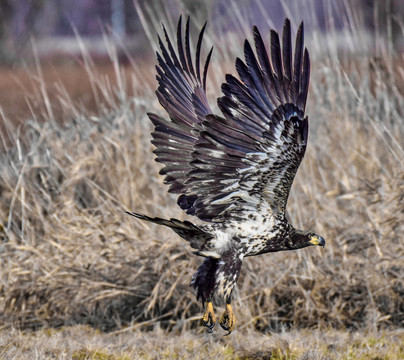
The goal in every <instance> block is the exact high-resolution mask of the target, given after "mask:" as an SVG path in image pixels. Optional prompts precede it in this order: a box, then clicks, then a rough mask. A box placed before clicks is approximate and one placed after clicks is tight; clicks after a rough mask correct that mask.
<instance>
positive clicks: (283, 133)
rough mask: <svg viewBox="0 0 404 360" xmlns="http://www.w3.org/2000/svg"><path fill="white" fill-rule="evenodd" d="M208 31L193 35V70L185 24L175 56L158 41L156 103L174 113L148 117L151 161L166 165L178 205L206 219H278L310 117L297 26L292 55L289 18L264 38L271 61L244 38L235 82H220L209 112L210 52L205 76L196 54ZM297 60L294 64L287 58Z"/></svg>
mask: <svg viewBox="0 0 404 360" xmlns="http://www.w3.org/2000/svg"><path fill="white" fill-rule="evenodd" d="M205 28H206V24H205V25H204V26H203V27H202V29H201V32H200V34H199V37H198V41H197V46H196V55H195V66H194V63H193V61H192V56H191V45H190V34H189V33H190V29H189V19H188V20H187V23H186V28H185V44H184V43H183V39H182V36H183V35H182V25H181V18H180V20H179V22H178V27H177V51H175V49H174V47H173V45H172V43H171V41H170V38H169V36H168V34H167V31H166V30H165V29H164V28H163V31H164V35H165V40H166V42H167V47H165V46H164V44H163V43H162V41H161V40H160V39H159V44H160V49H161V55H160V54H159V53H158V54H157V59H158V63H159V65H158V66H157V80H158V82H159V88H158V90H157V92H156V93H157V96H158V99H159V101H160V103H161V104H162V106H163V107H164V108H165V110H166V111H167V113H168V114H169V116H170V121H167V120H165V119H163V118H161V117H159V116H157V115H154V114H149V117H150V119H151V121H152V122H153V124H154V126H155V130H154V132H153V134H152V135H153V140H152V142H153V144H154V145H155V146H156V149H155V150H154V153H155V154H156V156H157V158H156V160H157V161H158V162H162V163H164V164H165V167H164V168H163V169H162V170H161V171H160V173H161V174H162V175H165V182H166V183H167V184H169V185H170V188H169V191H170V192H173V193H178V194H180V196H179V198H178V205H179V206H180V207H181V208H182V209H184V210H185V211H186V212H187V213H188V214H191V215H196V216H197V217H199V218H200V219H202V220H205V221H213V222H225V221H229V219H233V220H235V219H245V217H246V214H248V213H249V212H259V213H262V214H263V215H264V216H273V215H278V214H280V215H282V216H283V215H284V212H285V208H286V203H287V199H288V195H289V191H290V188H291V186H292V182H293V179H294V177H295V174H296V171H297V169H298V167H299V165H300V162H301V160H302V158H303V156H304V153H305V149H306V144H307V135H308V120H307V117H304V110H305V106H306V100H307V92H308V86H309V77H310V59H309V54H308V51H307V49H305V48H304V45H303V40H304V39H303V38H304V32H303V24H301V25H300V26H299V29H298V31H297V35H296V40H295V51H294V54H293V51H292V36H291V28H290V21H289V20H288V19H286V20H285V23H284V26H283V34H282V38H281V40H280V37H279V35H278V33H277V32H275V31H274V30H272V31H271V32H270V46H269V48H270V56H268V53H267V50H266V47H265V44H264V41H263V38H262V36H261V34H260V32H259V31H258V29H257V27H255V26H254V27H253V39H254V45H255V51H254V50H253V48H252V46H251V45H250V43H249V41H248V40H246V41H245V43H244V58H245V61H243V60H241V59H239V58H237V60H236V71H237V74H238V77H239V78H236V77H234V76H232V75H229V74H228V75H226V82H225V83H224V84H223V85H222V92H223V96H222V97H220V98H219V99H218V106H219V108H220V110H221V111H222V113H223V117H221V116H217V115H213V114H212V112H211V110H210V107H209V105H208V103H207V97H206V76H207V69H208V66H209V62H210V59H211V54H212V49H211V50H210V51H209V53H208V55H207V57H206V61H205V65H204V68H203V74H202V77H201V66H200V57H201V49H202V40H203V34H204V32H205ZM292 59H293V61H292Z"/></svg>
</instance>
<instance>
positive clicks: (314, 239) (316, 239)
mask: <svg viewBox="0 0 404 360" xmlns="http://www.w3.org/2000/svg"><path fill="white" fill-rule="evenodd" d="M309 243H310V244H313V245H318V246H322V247H324V246H325V240H324V238H323V237H322V236H318V235H311V236H310V240H309Z"/></svg>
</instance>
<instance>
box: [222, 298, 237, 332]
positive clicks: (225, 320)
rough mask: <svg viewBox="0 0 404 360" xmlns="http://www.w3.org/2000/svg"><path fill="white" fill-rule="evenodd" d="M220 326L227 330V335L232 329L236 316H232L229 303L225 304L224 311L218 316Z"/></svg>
mask: <svg viewBox="0 0 404 360" xmlns="http://www.w3.org/2000/svg"><path fill="white" fill-rule="evenodd" d="M219 322H220V326H221V327H222V328H223V329H224V330H226V331H228V333H227V334H226V336H227V335H230V334H231V333H232V332H233V330H234V325H235V324H236V317H235V316H234V313H233V309H232V308H231V304H226V311H225V312H224V313H223V315H222V316H221V317H220V321H219Z"/></svg>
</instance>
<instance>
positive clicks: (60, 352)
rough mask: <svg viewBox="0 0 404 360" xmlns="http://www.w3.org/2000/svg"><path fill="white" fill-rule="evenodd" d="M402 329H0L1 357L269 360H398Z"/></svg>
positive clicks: (401, 354)
mask: <svg viewBox="0 0 404 360" xmlns="http://www.w3.org/2000/svg"><path fill="white" fill-rule="evenodd" d="M403 344H404V332H403V331H402V330H401V331H383V332H377V333H362V332H359V333H358V332H352V333H350V332H346V331H336V330H328V331H311V330H301V331H297V330H293V331H289V332H286V333H278V334H262V333H254V332H251V331H247V332H237V331H236V332H235V333H233V334H232V335H231V336H229V337H224V336H222V334H221V332H220V331H218V333H217V334H215V333H214V334H212V335H210V334H206V333H205V334H195V333H193V332H192V333H190V332H186V333H183V334H181V335H177V334H172V333H170V334H167V333H165V332H164V331H163V330H161V329H159V328H156V329H154V331H153V332H142V331H136V330H135V331H125V329H123V330H121V331H120V332H119V331H118V332H116V333H101V332H99V331H97V330H94V329H92V328H90V327H88V326H82V325H81V326H73V327H63V328H61V329H58V330H54V329H44V330H39V331H36V332H34V333H32V332H20V331H17V330H12V331H9V332H0V357H1V358H2V359H21V360H23V359H38V360H39V359H41V360H42V359H55V358H57V359H74V360H84V359H94V360H128V359H195V360H196V359H239V360H247V359H273V360H281V359H282V360H299V359H300V360H303V359H306V360H343V359H347V360H369V359H373V360H378V359H383V360H400V359H403V357H404V345H403Z"/></svg>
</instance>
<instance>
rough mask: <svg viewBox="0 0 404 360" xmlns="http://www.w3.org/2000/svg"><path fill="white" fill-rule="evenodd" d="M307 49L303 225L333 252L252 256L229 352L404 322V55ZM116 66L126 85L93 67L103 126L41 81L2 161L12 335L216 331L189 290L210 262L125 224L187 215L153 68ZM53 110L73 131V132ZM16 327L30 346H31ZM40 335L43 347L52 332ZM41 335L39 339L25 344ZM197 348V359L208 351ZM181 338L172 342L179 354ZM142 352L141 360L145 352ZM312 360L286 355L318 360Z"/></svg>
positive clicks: (4, 312) (162, 234)
mask: <svg viewBox="0 0 404 360" xmlns="http://www.w3.org/2000/svg"><path fill="white" fill-rule="evenodd" d="M314 35H315V34H314ZM314 35H313V39H316V37H315V36H314ZM229 36H230V35H229ZM351 36H352V37H354V35H351ZM359 40H360V39H359ZM238 43H241V41H238ZM309 46H312V47H311V48H313V51H312V59H313V67H312V81H311V90H310V95H309V103H308V113H309V116H310V121H311V129H310V142H309V148H308V151H307V154H306V157H305V160H304V162H303V164H302V167H301V169H300V170H299V173H298V176H297V179H296V182H295V184H294V188H293V190H292V195H291V198H290V200H289V213H290V217H291V219H292V221H293V223H294V224H295V225H296V226H299V227H302V228H310V229H315V231H316V232H317V233H319V234H322V235H323V236H324V237H325V238H326V241H327V246H326V248H325V250H324V251H321V250H320V249H312V248H310V249H304V250H301V251H296V252H285V253H277V254H269V255H264V256H260V257H255V258H251V259H247V260H246V261H245V263H244V265H243V270H242V275H241V279H240V281H239V286H238V290H237V291H236V294H235V299H234V304H235V305H236V314H237V319H238V327H237V332H238V334H235V335H234V339H233V340H230V341H233V342H236V343H237V341H238V342H239V343H242V341H244V340H243V337H242V335H241V334H244V333H248V334H252V335H251V341H253V340H254V339H256V335H254V334H256V333H255V332H256V331H259V332H261V333H266V332H268V331H281V330H284V329H290V328H291V329H297V328H317V329H329V328H333V329H342V330H344V329H351V330H355V329H361V330H363V329H366V331H368V332H370V333H371V332H372V331H373V332H375V333H377V331H380V330H382V329H395V328H399V327H402V324H403V321H404V301H403V299H404V242H403V233H404V168H403V165H402V164H403V163H404V148H403V141H402V139H403V136H404V125H403V121H402V118H403V110H402V109H404V95H403V84H404V67H403V64H404V61H403V57H400V56H398V57H397V56H393V55H389V54H388V53H387V55H386V54H385V53H384V54H383V56H382V57H380V58H379V59H378V60H377V61H374V60H373V59H374V58H373V55H372V56H371V55H370V54H371V51H370V49H367V51H368V52H367V53H365V54H362V55H361V56H360V57H353V56H351V57H349V56H347V57H345V58H344V59H342V60H343V61H344V67H342V66H341V65H340V63H339V62H338V61H336V58H335V54H336V52H335V51H334V52H333V51H331V50H333V49H331V50H330V52H329V53H328V55H327V53H324V52H321V51H320V49H319V48H320V46H317V45H316V43H315V42H314V41H313V43H312V44H309ZM330 54H331V55H330ZM113 55H114V54H113V53H112V60H113V61H112V63H113V65H114V67H115V75H114V76H115V80H114V83H115V84H116V85H114V86H112V85H111V83H110V82H109V80H108V79H106V78H104V77H102V76H99V74H97V72H96V71H95V69H94V67H93V66H92V64H91V62H90V61H89V60H88V59H87V62H86V63H85V69H86V74H87V76H88V81H89V83H90V85H91V91H92V96H94V98H95V99H96V103H97V116H94V115H93V116H89V115H88V114H87V113H86V112H85V111H83V109H82V108H81V107H80V106H77V104H76V103H75V101H73V100H72V97H71V96H70V95H69V94H68V93H67V92H66V91H65V90H64V89H63V88H62V87H57V88H56V89H55V90H53V93H52V101H51V100H50V96H51V94H49V91H48V89H47V88H46V86H45V85H44V84H45V82H44V80H43V76H41V71H37V73H36V75H35V76H37V77H36V79H37V81H36V82H34V84H36V86H37V88H36V89H37V90H36V92H37V93H38V94H39V98H40V99H41V102H40V104H42V105H41V106H40V107H39V108H38V110H37V111H36V112H35V117H34V120H33V121H28V122H27V123H26V126H25V130H24V131H23V132H22V135H20V136H18V134H17V135H16V134H15V133H10V137H11V138H12V142H13V147H10V148H8V150H7V151H5V152H3V153H1V154H0V162H1V167H0V194H1V197H2V202H1V204H0V237H1V244H0V257H1V258H0V304H1V305H0V314H1V317H2V323H3V324H4V326H5V327H6V328H8V327H10V326H16V327H18V328H21V329H24V328H37V327H41V326H45V327H52V326H54V327H56V326H60V325H65V326H66V325H70V324H77V323H78V324H87V325H91V326H93V327H96V328H98V329H101V330H117V329H121V328H122V327H125V326H129V327H131V329H133V330H134V331H138V330H140V329H142V330H153V329H154V326H157V325H158V326H159V327H162V328H164V329H166V330H171V331H180V330H181V331H184V330H188V329H190V328H195V329H196V330H194V332H199V333H202V331H203V329H200V328H199V322H200V312H201V307H200V304H198V303H197V302H196V300H195V299H194V296H193V294H192V292H191V290H190V288H189V281H190V278H191V276H192V273H193V272H194V271H195V269H196V267H197V266H198V264H199V263H200V262H201V259H199V258H196V257H194V256H192V255H191V251H190V249H189V247H188V246H187V244H186V243H185V242H183V241H182V240H181V239H179V238H177V237H176V236H175V235H174V234H171V233H168V232H167V231H166V230H165V229H161V228H158V227H155V226H151V225H149V224H145V223H142V222H139V221H136V220H134V219H132V218H129V217H128V216H127V215H125V214H124V210H126V209H132V210H136V211H138V212H145V213H148V214H151V215H159V216H164V217H181V218H183V217H184V216H183V214H181V212H180V210H179V209H178V208H177V207H176V205H175V198H174V197H173V196H169V195H167V193H166V190H167V189H166V187H165V186H164V185H163V184H162V178H161V177H159V176H158V175H157V174H158V170H159V167H158V165H157V164H156V163H155V162H154V161H153V154H152V152H151V151H152V146H151V145H150V142H149V139H150V135H149V134H150V131H151V126H150V123H149V121H148V119H147V117H146V111H160V108H159V106H158V104H157V101H156V99H155V96H154V94H153V87H152V86H151V84H152V83H153V81H152V78H153V76H154V75H153V73H154V68H153V67H152V66H151V65H147V66H143V67H139V66H138V65H137V64H134V66H133V68H131V69H130V70H131V71H130V75H128V70H125V71H123V69H121V68H119V64H118V62H117V61H116V58H114V56H113ZM222 56H224V57H225V55H222ZM319 59H320V60H319ZM221 60H223V58H220V56H219V54H218V53H217V52H216V58H215V59H214V63H213V64H212V65H213V66H212V67H211V71H212V69H215V70H214V71H215V73H216V75H215V76H214V77H213V76H212V77H211V83H212V86H211V87H212V88H213V87H214V86H216V88H217V89H219V81H221V80H222V79H223V78H224V65H223V63H226V61H221ZM344 69H345V70H344ZM232 71H233V70H232ZM219 73H220V74H221V75H220V76H219V75H218V74H219ZM78 86H80V84H78ZM129 93H133V94H134V96H133V97H130V96H128V94H129ZM215 95H218V94H215ZM210 97H211V100H212V102H213V101H214V94H210ZM55 107H57V108H59V109H62V110H63V111H65V112H63V111H62V112H61V113H66V114H69V116H70V118H71V121H68V122H65V123H64V125H61V122H60V121H59V120H60V119H58V118H57V116H55V114H56V113H55V112H54V108H55ZM67 329H68V330H66V331H70V330H69V329H70V328H67ZM73 329H77V328H73ZM83 329H85V330H83V331H84V332H85V333H88V332H89V333H90V335H89V336H91V334H94V333H93V332H92V330H89V328H87V327H84V328H83ZM13 331H14V332H11V333H10V334H14V335H15V337H16V338H17V340H16V341H17V342H19V344H23V343H24V342H25V341H26V337H25V336H26V335H24V333H18V332H16V331H15V330H13ZM49 331H50V333H52V334H53V330H49ZM63 331H64V330H63ZM333 331H334V330H331V334H332V333H333ZM60 333H63V332H60ZM60 333H58V334H60ZM38 334H39V335H38V336H40V337H45V336H46V331H45V330H43V331H42V332H39V333H38ZM159 334H160V333H159ZM290 334H291V335H282V336H286V337H287V338H288V339H289V340H287V341H289V342H290V341H292V340H290V339H291V338H290V336H293V334H295V332H292V333H290ZM310 334H311V333H305V332H302V333H301V335H299V336H301V337H300V339H301V341H304V339H305V338H306V335H307V337H308V338H309V339H313V336H315V335H310ZM314 334H317V336H319V337H321V336H322V335H321V333H314ZM338 334H339V333H338ZM132 335H133V334H132V333H131V336H132ZM2 336H4V337H5V338H8V336H9V335H8V334H7V333H5V334H3V335H2ZM10 336H13V335H10ZM30 336H31V340H29V339H30ZM35 336H36V335H27V337H28V340H27V341H33V340H32V337H35ZM58 336H59V335H57V336H56V338H58ZM137 336H138V337H139V338H142V339H146V338H148V337H149V335H147V334H146V335H145V334H142V333H137V332H135V340H133V341H134V343H135V344H134V345H133V346H134V347H136V341H137V340H136V339H137ZM165 336H166V335H164V336H163V335H161V337H162V339H165ZM201 336H202V335H201ZM249 336H250V335H249ZM282 336H281V337H280V339H282ZM338 336H348V335H338ZM400 336H401V335H400ZM348 337H349V336H348ZM101 338H102V339H107V338H108V336H107V335H102V337H101ZM191 338H192V340H190V341H191V342H192V344H193V345H190V348H191V349H194V350H193V351H195V352H196V351H197V350H196V349H197V347H198V345H197V344H198V340H196V338H194V337H191ZM191 338H190V339H191ZM112 339H114V337H112ZM125 339H126V338H125ZM203 339H204V340H203V341H205V343H209V344H211V346H213V347H215V349H216V348H217V349H218V348H219V347H220V346H221V345H220V344H223V341H224V340H221V341H220V342H219V344H218V345H212V344H214V341H212V340H209V339H210V338H208V337H206V336H205V335H203ZM215 339H216V338H215ZM220 339H221V338H220ZM265 339H266V338H265ZM275 339H277V338H276V337H275ZM57 341H63V339H62V338H60V339H59V340H55V342H56V343H57ZM89 341H91V340H89ZM103 341H104V340H103ZM105 341H106V340H105ZM111 341H113V340H111ZM119 341H121V340H119ZM125 341H126V340H125ZM150 341H151V342H150V343H149V344H154V342H153V340H150ZM164 341H165V340H164ZM176 341H177V340H173V339H168V338H167V343H168V344H171V345H170V346H172V347H173V348H175V349H177V345H176V344H177V343H176ZM263 341H264V340H263ZM296 341H300V340H296ZM312 341H314V340H312ZM353 341H355V340H354V338H349V342H348V344H352V346H354V345H353ZM358 341H361V340H360V339H359V340H358ZM364 341H365V340H364ZM122 343H124V341H123V342H122ZM232 344H233V343H232ZM360 344H362V343H360ZM20 346H22V345H20ZM57 346H59V345H55V347H57ZM66 346H67V347H68V346H70V345H69V344H67V345H66ZM111 346H112V345H111ZM120 346H122V347H123V345H120ZM148 346H154V345H148ZM159 346H160V345H159ZM161 346H163V345H161ZM234 346H235V345H234V344H233V345H231V347H229V348H228V349H230V350H229V351H233V350H234V349H235V347H234ZM270 346H272V345H270ZM320 346H321V343H319V344H318V347H320ZM355 346H356V345H355ZM361 347H362V345H359V348H361ZM17 348H18V346H17ZM10 349H11V348H9V347H7V346H6V347H5V348H3V350H2V351H4V354H6V352H7V351H12V349H11V350H10ZM84 349H87V350H83V351H89V352H90V353H89V355H88V356H87V357H86V355H85V353H84V355H83V357H82V358H97V357H96V356H95V355H94V354H93V355H91V354H92V353H91V351H92V350H91V349H89V348H86V347H84ZM114 349H115V348H114ZM119 349H121V350H117V351H118V352H119V351H122V354H125V351H126V350H125V348H124V347H123V348H119ZM226 349H227V348H226ZM226 349H225V350H223V349H220V351H222V353H220V352H218V354H222V355H223V351H227V350H226ZM231 349H233V350H231ZM344 349H346V348H344ZM19 351H22V350H21V349H20V350H19ZM38 351H39V350H38ZM49 351H51V350H49ZM74 351H81V350H80V347H75V345H74V346H73V345H72V347H71V348H69V350H66V354H70V355H71V354H72V352H74ZM108 351H109V350H107V353H108ZM114 351H115V350H114ZM128 351H129V355H128V356H132V355H133V354H134V353H133V351H135V350H128ZM131 351H132V352H131ZM148 351H149V350H148ZM150 351H152V350H150ZM175 351H179V350H175ZM206 351H207V350H206ZM215 351H216V350H215ZM217 351H219V350H217ZM305 351H306V353H307V351H309V350H305ZM316 351H317V350H316ZM318 351H320V350H318ZM344 351H345V350H344ZM400 351H403V350H402V348H401V350H400ZM13 354H14V355H13ZM13 354H12V355H11V357H13V356H14V357H17V355H15V353H13ZM114 354H115V353H114ZM304 354H305V353H304V352H302V353H301V354H300V353H297V355H296V356H295V355H293V356H289V355H284V357H281V358H285V359H286V358H291V359H298V358H299V359H300V358H301V359H303V358H307V359H309V358H310V359H311V358H316V357H310V356H309V355H307V356H306V355H304ZM316 354H320V353H316ZM70 355H69V356H70ZM38 356H39V355H38ZM63 356H65V355H63ZM66 356H68V355H66ZM114 356H115V355H114ZM117 356H118V355H117ZM147 356H148V355H147ZM147 356H146V355H145V357H147ZM215 356H216V355H215ZM217 356H219V355H217ZM229 356H230V355H229ZM248 356H250V355H248ZM282 356H283V355H282ZM288 356H289V357H288ZM305 356H306V357H305ZM316 356H317V358H318V359H322V358H324V357H322V355H321V354H320V355H316ZM122 357H123V358H124V355H122ZM161 357H164V356H163V355H161ZM250 357H252V358H254V356H253V355H251V356H250ZM37 358H40V357H37ZM107 358H108V357H107ZM112 358H113V357H112ZM118 358H119V357H118ZM151 358H154V357H153V355H151ZM156 358H159V357H158V356H156ZM213 358H214V356H213ZM326 358H328V357H326ZM381 358H383V357H381ZM392 358H393V357H392Z"/></svg>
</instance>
